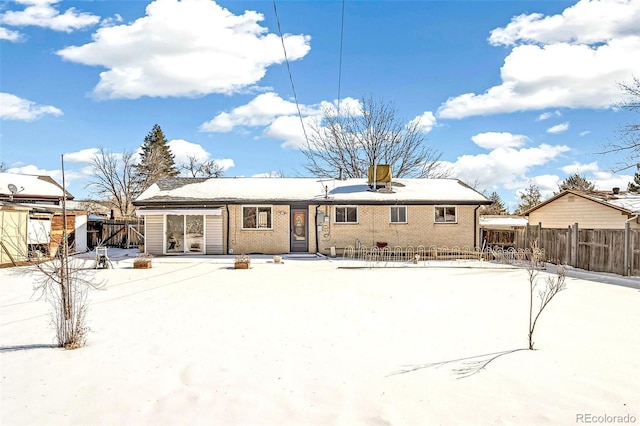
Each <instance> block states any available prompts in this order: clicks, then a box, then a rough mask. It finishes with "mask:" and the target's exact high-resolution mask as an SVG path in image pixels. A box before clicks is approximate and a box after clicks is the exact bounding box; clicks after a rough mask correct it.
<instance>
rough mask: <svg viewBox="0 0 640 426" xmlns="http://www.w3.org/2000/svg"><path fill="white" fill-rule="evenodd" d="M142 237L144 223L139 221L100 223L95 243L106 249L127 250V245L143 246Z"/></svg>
mask: <svg viewBox="0 0 640 426" xmlns="http://www.w3.org/2000/svg"><path fill="white" fill-rule="evenodd" d="M129 227H131V229H130V228H129ZM134 230H135V231H134ZM136 231H137V232H136ZM143 235H144V223H143V222H142V221H141V220H140V221H136V220H134V221H124V220H108V221H105V222H103V223H102V226H101V227H100V229H99V230H98V232H97V238H98V241H97V243H100V244H102V245H106V246H108V247H119V248H128V247H127V244H128V245H129V247H136V246H139V245H142V244H144V237H143Z"/></svg>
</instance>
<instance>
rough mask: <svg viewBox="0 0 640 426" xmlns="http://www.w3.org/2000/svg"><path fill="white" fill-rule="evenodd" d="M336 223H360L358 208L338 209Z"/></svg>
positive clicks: (345, 207) (346, 207)
mask: <svg viewBox="0 0 640 426" xmlns="http://www.w3.org/2000/svg"><path fill="white" fill-rule="evenodd" d="M336 223H358V207H356V206H344V207H336Z"/></svg>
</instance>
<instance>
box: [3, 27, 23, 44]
mask: <svg viewBox="0 0 640 426" xmlns="http://www.w3.org/2000/svg"><path fill="white" fill-rule="evenodd" d="M0 40H7V41H11V42H17V41H20V40H22V34H20V33H19V32H18V31H12V30H10V29H7V28H4V27H0Z"/></svg>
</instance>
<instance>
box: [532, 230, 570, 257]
mask: <svg viewBox="0 0 640 426" xmlns="http://www.w3.org/2000/svg"><path fill="white" fill-rule="evenodd" d="M541 234H542V235H541V238H540V241H539V244H540V247H541V248H544V251H545V254H546V257H547V262H551V263H555V264H556V265H562V264H564V263H569V259H568V258H567V249H568V244H570V242H569V230H568V229H550V228H544V229H542V232H541Z"/></svg>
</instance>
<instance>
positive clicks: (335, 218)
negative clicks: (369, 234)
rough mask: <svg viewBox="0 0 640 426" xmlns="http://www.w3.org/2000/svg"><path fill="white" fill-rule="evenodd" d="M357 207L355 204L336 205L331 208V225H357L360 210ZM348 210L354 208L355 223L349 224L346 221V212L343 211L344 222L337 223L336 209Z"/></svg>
mask: <svg viewBox="0 0 640 426" xmlns="http://www.w3.org/2000/svg"><path fill="white" fill-rule="evenodd" d="M358 207H359V206H358V205H356V204H344V205H337V206H333V223H334V224H336V225H357V224H358V223H359V222H360V209H359V208H358ZM348 208H354V209H356V221H355V222H349V221H347V220H346V219H347V216H348V215H347V211H346V210H345V212H344V218H345V221H344V222H338V220H337V219H338V209H348Z"/></svg>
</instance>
